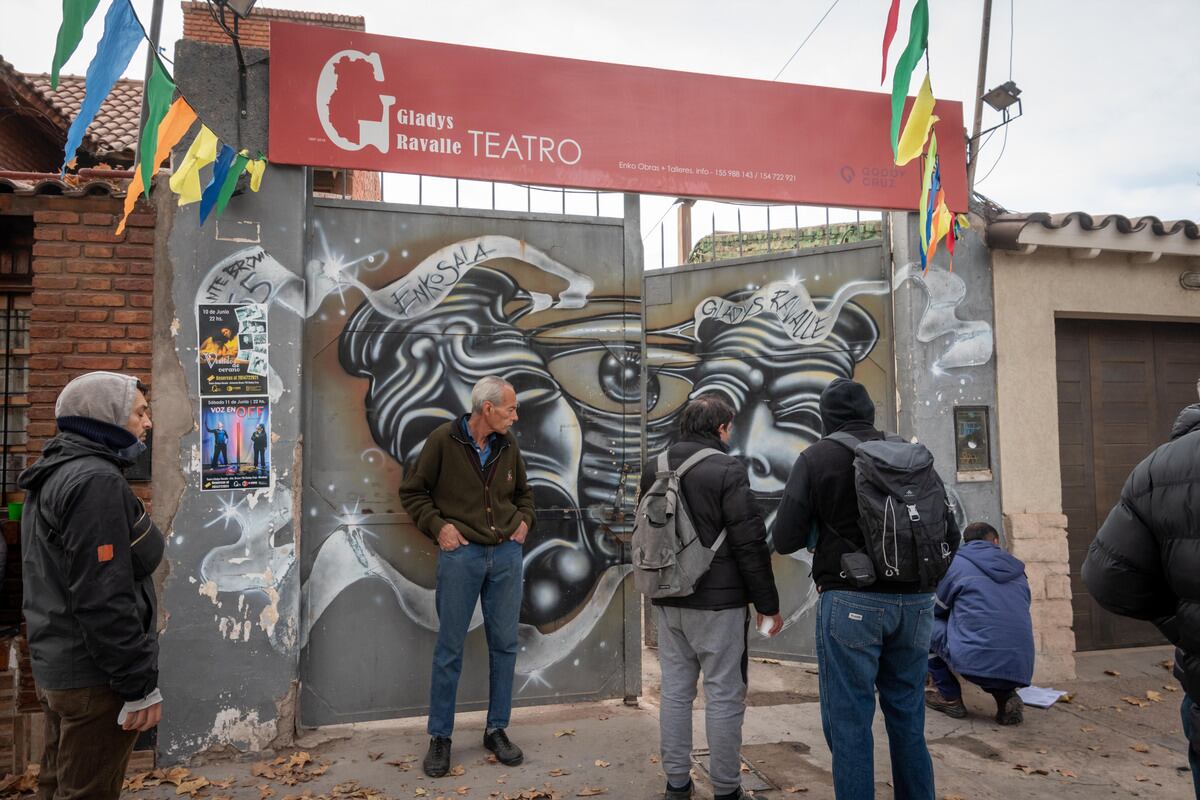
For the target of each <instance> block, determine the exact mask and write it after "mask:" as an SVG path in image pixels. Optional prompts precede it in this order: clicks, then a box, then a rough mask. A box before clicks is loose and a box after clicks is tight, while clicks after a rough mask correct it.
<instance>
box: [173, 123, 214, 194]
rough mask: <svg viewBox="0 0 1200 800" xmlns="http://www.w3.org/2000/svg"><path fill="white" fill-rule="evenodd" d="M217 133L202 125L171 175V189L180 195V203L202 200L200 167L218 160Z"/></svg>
mask: <svg viewBox="0 0 1200 800" xmlns="http://www.w3.org/2000/svg"><path fill="white" fill-rule="evenodd" d="M217 144H218V142H217V135H216V134H215V133H213V132H212V131H210V130H209V129H208V126H207V125H202V126H200V132H199V133H197V134H196V138H195V139H194V140H192V146H191V147H189V148H188V151H187V154H186V155H185V156H184V157H183V161H182V162H181V163H180V165H179V169H178V170H177V171H176V172H175V174H174V175H172V176H171V191H172V192H175V194H177V195H179V205H181V206H186V205H187V204H188V203H198V202H200V168H201V167H204V166H205V165H207V164H211V163H212V162H214V161H216V160H217Z"/></svg>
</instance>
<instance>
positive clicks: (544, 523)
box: [284, 200, 641, 725]
mask: <svg viewBox="0 0 1200 800" xmlns="http://www.w3.org/2000/svg"><path fill="white" fill-rule="evenodd" d="M633 202H636V200H634V201H633ZM626 207H627V209H630V208H633V209H636V206H635V205H631V203H630V201H629V200H627V201H626ZM628 216H629V214H628V213H627V217H628ZM311 220H312V228H311V232H310V246H309V256H308V258H309V261H308V265H307V269H306V278H307V282H308V293H309V297H308V303H307V308H308V313H309V318H308V322H307V324H306V329H305V337H304V354H305V355H304V358H305V362H306V364H307V367H306V369H304V371H303V372H304V380H305V391H304V394H303V396H304V398H305V400H306V402H307V404H308V405H307V407H306V408H305V409H304V413H305V418H306V431H307V432H306V435H305V439H304V444H305V447H304V450H305V454H304V467H303V483H304V487H303V519H304V525H303V531H302V535H301V547H300V552H301V565H302V581H303V583H302V585H303V595H302V596H303V605H302V613H301V620H302V631H301V641H302V652H301V679H302V693H301V703H300V709H301V710H300V715H301V721H302V724H304V725H324V724H331V723H340V722H353V721H359V720H367V719H378V718H387V717H397V716H405V715H420V714H424V713H426V712H427V707H428V699H429V682H430V666H431V662H432V651H433V645H434V642H435V637H436V634H435V631H436V628H437V617H436V611H435V606H434V591H433V587H434V576H435V568H436V558H437V556H436V547H435V545H434V544H433V542H431V541H429V540H428V539H426V538H425V537H424V536H422V535H421V534H420V533H419V532H418V531H417V530H416V529H415V527H414V526H413V525H412V523H411V521H410V519H409V517H408V515H407V514H405V513H404V511H403V509H402V508H401V506H400V503H399V501H398V498H397V488H398V486H399V483H400V480H401V476H402V471H403V467H402V465H404V464H411V463H412V462H413V461H414V460H415V458H416V455H417V453H418V452H419V450H420V448H421V446H422V444H423V443H424V441H425V438H426V437H427V436H428V434H429V433H430V432H431V431H432V430H433V429H434V428H435V427H436V426H438V425H440V424H441V423H443V422H445V421H446V420H449V419H453V418H454V417H455V416H457V415H458V414H461V413H463V412H465V411H466V410H468V409H469V406H470V402H469V396H470V390H471V386H472V384H473V383H474V382H475V381H476V380H477V379H478V378H480V377H483V376H484V375H487V374H492V373H496V374H500V375H502V376H504V377H505V378H507V379H508V380H509V381H511V382H512V383H513V385H514V386H515V387H516V389H517V392H518V397H519V400H520V403H521V409H520V416H521V419H520V421H519V422H518V423H517V425H516V427H515V428H514V431H515V433H516V435H517V437H518V439H519V441H520V444H521V448H522V451H523V454H524V456H525V459H526V462H527V466H528V472H529V477H530V482H531V484H532V486H533V488H534V494H535V500H536V503H537V508H538V516H537V524H536V526H535V529H534V531H533V533H532V534H531V535H530V538H529V540H528V541H527V543H526V547H525V597H524V602H523V605H522V610H521V625H520V643H521V649H520V654H519V657H518V660H517V675H516V686H515V694H516V701H517V703H518V704H534V703H545V702H565V701H570V700H584V699H596V698H604V697H620V696H625V695H631V694H637V693H638V691H639V687H640V657H641V647H640V641H639V622H640V620H639V610H640V603H639V602H638V597H637V596H636V595H635V594H633V593H632V588H631V581H629V580H626V576H627V574H628V567H627V566H625V565H623V564H622V563H621V555H620V545H619V542H618V540H617V537H618V536H619V535H620V534H621V533H622V531H623V530H624V528H625V526H627V522H625V520H628V519H629V518H630V514H629V512H630V511H631V508H632V502H633V497H634V493H635V492H636V485H635V480H636V477H637V475H636V473H637V470H638V461H639V459H640V442H639V435H640V426H639V424H638V415H639V398H638V388H639V387H638V372H639V365H638V344H639V339H640V333H639V324H640V309H639V297H638V295H639V293H640V290H641V253H640V234H639V233H638V232H637V230H636V229H637V224H638V223H637V216H636V211H634V212H633V214H632V220H631V221H629V222H627V221H626V220H622V219H604V218H590V217H589V218H583V217H562V216H554V217H544V216H537V215H531V214H513V213H502V212H487V211H478V212H476V211H452V210H447V209H431V208H422V207H400V206H381V205H377V204H371V205H367V204H362V203H354V202H345V201H332V200H317V201H315V208H314V209H313V213H312V216H311ZM630 225H631V226H632V229H629V228H627V226H630ZM284 405H286V404H284ZM296 412H299V409H296ZM480 622H481V618H480V615H479V611H478V608H477V610H476V618H475V620H474V621H473V629H472V631H471V633H470V635H469V637H468V641H467V646H466V653H465V658H464V665H463V674H462V679H461V681H460V683H459V693H458V702H459V708H460V709H473V708H481V707H484V706H485V705H486V702H487V686H488V680H487V669H488V658H487V646H486V642H485V640H484V632H483V629H482V625H481V624H479V623H480Z"/></svg>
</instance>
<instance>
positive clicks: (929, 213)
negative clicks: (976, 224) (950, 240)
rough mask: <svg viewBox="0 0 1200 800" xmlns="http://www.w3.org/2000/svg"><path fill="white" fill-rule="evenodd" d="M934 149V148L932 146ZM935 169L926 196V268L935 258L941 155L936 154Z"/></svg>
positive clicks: (924, 261) (924, 258)
mask: <svg viewBox="0 0 1200 800" xmlns="http://www.w3.org/2000/svg"><path fill="white" fill-rule="evenodd" d="M931 149H932V148H931ZM931 160H932V161H933V169H932V170H931V171H930V175H929V194H928V195H926V197H925V251H926V252H925V254H924V255H923V257H922V261H923V263H924V267H925V270H926V271H928V270H929V264H930V261H931V259H932V258H933V250H934V249H935V242H934V241H933V217H934V212H936V211H937V196H938V192H940V191H941V190H942V170H941V167H940V164H939V163H938V162H939V157H938V156H936V155H935V156H934V157H933V159H931Z"/></svg>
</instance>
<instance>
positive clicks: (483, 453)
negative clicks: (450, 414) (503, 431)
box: [458, 414, 496, 467]
mask: <svg viewBox="0 0 1200 800" xmlns="http://www.w3.org/2000/svg"><path fill="white" fill-rule="evenodd" d="M470 418H471V417H470V415H469V414H464V415H463V416H462V417H460V418H459V420H458V427H459V428H460V429H461V430H462V432H463V436H465V437H467V441H468V442H470V443H471V447H473V448H474V449H475V452H476V453H478V454H479V466H481V467H482V466H483V465H484V464H486V463H487V460H488V456H490V455H491V454H492V445H493V444H494V443H495V440H496V434H495V432H492V433H489V434H488V437H487V444H485V445H484V446H483V449H480V447H479V443H478V442H476V441H475V437H474V436H473V435H471V428H470V427H469V426H468V425H467V421H468V420H469V419H470Z"/></svg>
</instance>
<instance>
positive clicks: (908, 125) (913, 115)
mask: <svg viewBox="0 0 1200 800" xmlns="http://www.w3.org/2000/svg"><path fill="white" fill-rule="evenodd" d="M933 102H934V101H933V89H931V88H930V87H929V75H928V74H926V75H925V82H924V83H922V84H921V91H919V92H917V99H916V100H915V101H913V107H912V110H911V111H909V112H908V120H907V121H906V122H905V123H904V132H903V133H901V134H900V144H899V146H898V147H897V148H896V164H898V165H899V166H904V165H905V164H907V163H908V162H910V161H912V160H913V159H914V158H916V157H917V156H919V155H921V151H922V150H924V149H925V140H926V139H928V138H929V130H930V129H931V128H932V127H933V123H935V122H937V121H938V118H937V117H935V116H934V115H933Z"/></svg>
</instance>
